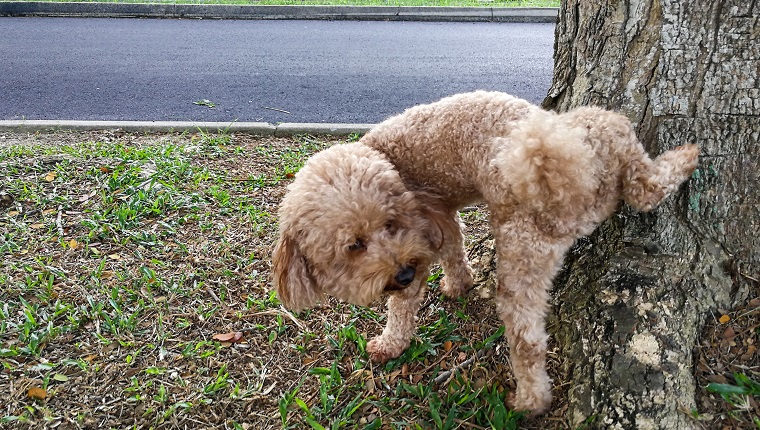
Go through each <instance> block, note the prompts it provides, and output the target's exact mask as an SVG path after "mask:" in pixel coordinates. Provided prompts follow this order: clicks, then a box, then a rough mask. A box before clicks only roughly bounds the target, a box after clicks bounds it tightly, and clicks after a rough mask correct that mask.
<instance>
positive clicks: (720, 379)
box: [705, 374, 728, 384]
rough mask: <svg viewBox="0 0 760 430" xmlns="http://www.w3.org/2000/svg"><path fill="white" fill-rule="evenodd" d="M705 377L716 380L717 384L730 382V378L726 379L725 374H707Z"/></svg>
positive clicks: (712, 380)
mask: <svg viewBox="0 0 760 430" xmlns="http://www.w3.org/2000/svg"><path fill="white" fill-rule="evenodd" d="M705 379H707V380H708V381H710V382H715V383H716V384H725V383H726V382H728V380H727V379H726V377H725V376H723V375H720V374H718V375H707V376H706V377H705Z"/></svg>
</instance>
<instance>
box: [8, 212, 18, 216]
mask: <svg viewBox="0 0 760 430" xmlns="http://www.w3.org/2000/svg"><path fill="white" fill-rule="evenodd" d="M16 215H18V211H10V212H8V216H16Z"/></svg>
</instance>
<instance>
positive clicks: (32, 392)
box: [26, 387, 47, 400]
mask: <svg viewBox="0 0 760 430" xmlns="http://www.w3.org/2000/svg"><path fill="white" fill-rule="evenodd" d="M26 395H27V397H29V398H30V399H36V400H45V399H46V398H47V391H45V389H44V388H40V387H32V388H30V389H29V391H27V392H26Z"/></svg>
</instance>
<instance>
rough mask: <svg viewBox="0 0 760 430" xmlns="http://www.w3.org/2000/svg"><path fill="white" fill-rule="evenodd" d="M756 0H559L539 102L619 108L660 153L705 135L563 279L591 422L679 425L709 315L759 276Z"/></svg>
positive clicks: (581, 414)
mask: <svg viewBox="0 0 760 430" xmlns="http://www.w3.org/2000/svg"><path fill="white" fill-rule="evenodd" d="M759 35H760V1H757V0H695V1H688V0H661V1H657V0H640V1H637V0H628V1H616V0H608V1H602V0H563V2H562V8H561V11H560V16H559V22H558V25H557V30H556V46H555V70H554V81H553V85H552V87H551V89H550V92H549V95H548V97H547V98H546V100H545V102H544V105H545V107H547V108H553V109H556V110H558V111H566V110H569V109H571V108H573V107H576V106H581V105H590V104H593V105H598V106H602V107H605V108H608V109H614V110H619V111H621V112H623V113H625V114H627V115H628V116H629V118H631V120H632V121H633V122H634V123H635V124H636V127H637V132H638V135H639V138H640V139H641V140H642V142H643V143H644V146H645V147H646V148H647V150H648V151H649V152H650V154H651V155H653V156H654V155H657V154H659V153H661V152H662V151H665V150H667V149H671V148H673V147H675V146H677V145H680V144H683V143H696V144H698V145H699V146H700V148H701V151H702V155H701V161H700V166H699V168H698V170H697V172H695V174H694V176H693V177H692V179H691V180H690V181H689V182H688V183H687V184H685V185H684V186H683V187H682V189H681V190H680V192H679V193H677V194H676V195H674V196H673V197H671V198H669V199H668V200H667V201H666V202H665V203H664V205H663V206H661V207H660V208H659V209H657V210H655V211H654V212H652V213H648V214H638V213H635V212H634V211H633V210H631V209H630V208H627V207H624V208H622V209H621V211H620V212H619V213H618V214H617V215H616V216H614V217H613V218H612V219H610V220H609V221H608V222H606V223H604V224H603V225H602V226H600V228H598V229H597V231H596V232H595V233H594V234H593V235H592V236H591V237H589V238H587V239H583V240H581V241H579V243H578V244H577V245H576V247H575V248H574V249H573V250H572V251H571V252H570V254H569V255H568V256H567V258H566V265H565V269H564V270H563V272H562V274H561V275H560V276H559V278H558V279H557V282H556V283H555V285H556V287H555V288H556V295H555V296H556V303H555V311H556V317H557V321H556V324H552V326H554V327H555V328H556V329H555V332H554V333H553V335H554V337H555V339H556V342H557V344H558V346H559V348H560V349H561V351H562V355H563V357H564V360H565V366H566V367H565V370H566V373H567V375H568V378H569V380H568V381H563V382H569V386H570V387H572V389H571V390H570V392H569V405H570V406H569V411H568V413H569V417H568V418H569V419H570V422H571V423H572V425H573V426H578V425H580V424H582V423H583V422H590V424H589V425H588V427H590V428H615V429H617V428H619V429H632V428H636V429H683V428H694V427H697V424H696V421H693V420H692V418H691V417H690V413H691V411H692V410H695V409H696V403H695V399H694V394H695V383H694V377H693V373H694V372H693V370H694V366H693V362H694V360H693V357H692V350H693V348H694V347H695V345H696V341H697V338H698V336H699V334H700V331H701V328H702V326H703V322H704V320H705V318H707V317H709V316H710V310H711V309H713V308H715V307H731V306H732V305H733V304H735V303H736V302H737V300H740V299H742V298H743V297H745V296H746V295H747V293H748V292H749V291H750V288H751V287H753V285H752V284H753V283H754V284H755V285H754V287H755V288H757V287H758V285H757V283H756V281H755V280H757V279H759V278H760V275H758V273H760V228H759V227H760V226H759V225H758V224H760V185H758V184H759V183H760V180H759V179H760V177H759V172H760V144H759V143H758V140H759V138H760V118H759V117H758V116H759V115H760V81H759V80H760V77H759V76H760V38H759V37H758V36H759Z"/></svg>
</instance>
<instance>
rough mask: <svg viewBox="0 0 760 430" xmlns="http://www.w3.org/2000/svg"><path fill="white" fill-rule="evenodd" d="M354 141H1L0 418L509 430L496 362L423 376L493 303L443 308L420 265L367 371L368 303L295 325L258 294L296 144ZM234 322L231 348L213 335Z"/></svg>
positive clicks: (88, 423)
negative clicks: (381, 351)
mask: <svg viewBox="0 0 760 430" xmlns="http://www.w3.org/2000/svg"><path fill="white" fill-rule="evenodd" d="M356 138H357V136H352V137H350V138H348V139H344V140H341V141H335V140H326V139H315V138H312V137H308V136H302V137H297V138H293V139H274V138H254V137H251V136H245V135H237V136H233V135H230V134H213V135H212V134H205V133H197V134H186V135H156V136H150V135H148V136H140V135H123V136H115V135H113V134H110V133H102V134H98V133H92V134H66V133H63V134H55V135H44V134H40V135H30V136H20V137H19V138H18V140H19V141H20V142H18V143H12V144H7V143H6V142H14V140H13V139H11V140H8V139H4V140H0V167H1V168H2V170H3V176H2V178H0V192H2V193H4V195H7V196H10V197H11V198H12V203H11V204H9V205H8V204H6V205H5V206H4V207H2V208H0V231H1V232H2V233H0V258H2V260H3V262H4V264H3V265H2V266H0V365H1V366H2V369H3V372H0V386H3V387H12V389H7V390H3V391H2V392H0V403H2V404H3V405H4V407H3V410H2V412H1V413H0V426H1V425H3V424H8V425H13V426H14V428H24V427H29V428H40V427H61V428H69V427H84V428H94V427H104V428H109V427H110V428H127V427H129V428H131V427H133V426H134V427H137V428H151V427H152V428H164V427H198V426H201V427H208V428H212V427H214V428H219V427H228V428H262V429H265V428H297V429H300V428H312V429H321V428H329V429H341V428H370V429H371V428H391V429H418V428H438V429H450V428H465V427H466V424H464V423H467V424H471V425H475V426H480V427H483V428H516V427H517V425H518V424H519V423H521V422H523V421H524V420H523V419H522V417H521V416H520V415H519V414H515V413H514V412H511V411H510V410H509V409H508V408H507V407H506V406H505V399H506V396H507V395H508V393H509V391H510V386H509V384H508V383H507V382H508V381H509V380H510V378H509V376H507V375H508V374H509V370H508V368H507V366H506V363H507V362H506V360H505V359H504V358H503V357H499V358H497V359H490V360H484V361H483V363H482V364H476V365H473V366H472V367H471V368H467V369H463V370H461V371H459V372H454V374H453V377H452V379H451V380H450V381H449V382H446V383H442V384H439V383H436V382H435V379H436V377H437V376H438V375H440V374H441V373H443V372H446V371H449V370H451V369H452V368H453V367H456V366H457V364H458V363H461V362H463V361H464V360H466V359H467V358H470V357H473V356H475V355H476V354H478V353H479V351H493V350H496V349H497V347H496V346H495V343H496V342H497V341H498V339H500V337H501V331H500V327H501V323H500V321H499V320H498V318H496V316H495V315H494V312H493V309H492V307H490V305H488V304H484V303H490V302H482V301H480V300H460V301H440V300H438V299H437V298H436V296H437V294H436V288H437V282H438V275H437V274H436V275H434V276H432V277H431V278H430V285H431V288H432V293H431V303H430V304H429V305H428V306H426V308H425V311H424V312H422V313H421V314H420V327H419V330H418V333H417V336H416V337H415V339H414V340H413V342H412V345H411V346H410V348H409V349H408V350H407V351H406V352H405V353H404V354H403V355H402V356H401V357H399V358H397V359H395V360H391V361H390V362H389V363H387V364H385V365H382V366H380V365H377V364H373V363H371V362H370V361H369V360H368V356H367V351H366V346H367V340H368V339H370V338H372V337H374V336H376V335H378V334H379V332H380V331H381V330H382V327H383V325H384V323H385V316H384V314H383V311H382V309H377V308H362V307H356V306H351V305H345V304H340V303H337V302H335V303H333V306H332V307H325V308H323V309H317V310H313V311H310V312H306V313H304V314H302V315H298V316H293V315H291V314H289V313H287V312H286V311H284V310H283V309H282V308H281V306H280V303H279V301H278V300H277V298H276V295H275V294H274V292H273V291H272V290H271V286H270V284H269V268H270V259H271V247H272V243H273V242H274V240H275V238H276V234H277V219H276V216H275V214H276V209H277V204H278V202H279V199H280V198H281V197H282V195H283V194H284V192H285V187H286V186H287V185H288V184H289V183H290V181H291V180H292V178H293V176H294V174H295V173H296V172H297V171H298V170H299V169H300V168H301V167H302V166H303V164H304V163H305V161H306V159H307V158H308V157H309V156H310V155H311V154H313V153H314V152H316V151H319V150H321V149H323V148H325V147H327V146H329V145H333V144H338V143H341V142H345V141H352V140H356ZM4 201H6V200H4ZM468 219H469V220H470V221H472V222H476V223H478V222H479V223H481V224H483V225H486V223H487V218H486V217H484V216H482V215H478V214H476V213H469V214H468ZM473 314H474V315H478V318H472V317H471V315H473ZM484 314H485V315H487V317H485V318H483V315H484ZM234 332H239V333H241V337H242V339H243V341H242V342H238V343H232V342H227V343H225V342H221V341H218V340H215V339H214V336H215V335H218V334H225V333H234ZM502 354H503V351H502ZM11 380H12V381H14V382H13V384H9V381H11ZM30 389H36V390H41V392H42V393H44V396H43V397H44V398H40V394H39V391H38V392H37V394H35V393H34V390H32V391H29V390H30ZM83 392H86V393H88V394H87V395H86V396H83V395H82V393H83ZM35 396H37V397H35ZM225 417H226V418H225ZM521 420H523V421H521ZM541 425H543V424H541ZM462 426H465V427H462ZM547 428H549V427H547Z"/></svg>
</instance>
